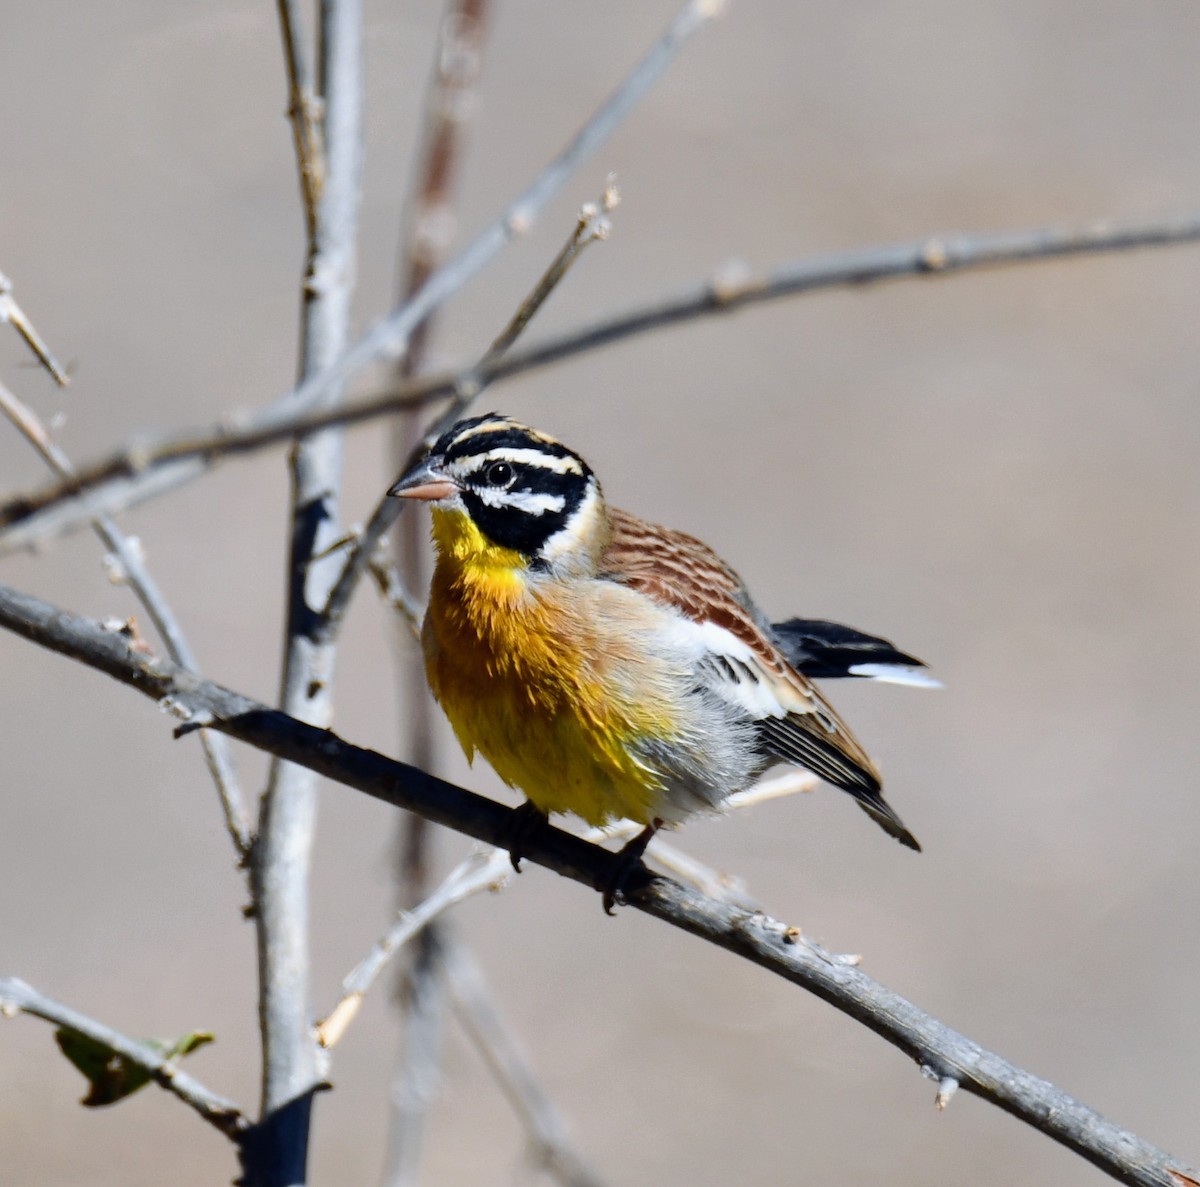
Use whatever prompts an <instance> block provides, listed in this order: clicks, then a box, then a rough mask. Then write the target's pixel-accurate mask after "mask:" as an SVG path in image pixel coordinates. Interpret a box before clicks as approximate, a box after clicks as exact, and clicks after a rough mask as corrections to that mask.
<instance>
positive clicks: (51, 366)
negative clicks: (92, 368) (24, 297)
mask: <svg viewBox="0 0 1200 1187" xmlns="http://www.w3.org/2000/svg"><path fill="white" fill-rule="evenodd" d="M12 288H13V286H12V281H11V280H9V278H8V277H7V276H5V275H4V273H3V272H0V322H9V323H10V324H11V325H12V327H13V329H14V330H16V331H17V333H18V334H20V335H21V337H22V338H24V339H25V345H26V346H28V347H29V349H30V350H32V351H33V353H34V354H35V355H36V356H37V359H38V362H39V363H41V364H42V366H43V367H45V368H46V370H47V371H49V372H50V374H51V375H52V376H53V377H54V382H55V383H57V384H58V385H59V387H66V386H67V384H69V383H70V382H71V377H70V376H69V375H68V374H67V373H66V371H64V370H63V368H62V367H60V366H59V365H58V360H57V359H56V358H55V357H54V355H52V354H51V353H50V348H49V347H48V346H47V345H46V343H45V342H44V341H43V340H42V336H41V334H39V333H38V332H37V330H36V329H35V328H34V325H33V322H31V321H30V320H29V318H28V317H26V315H25V311H24V310H23V309H22V308H21V306H20V305H18V304H17V299H16V297H14V296H13V295H12Z"/></svg>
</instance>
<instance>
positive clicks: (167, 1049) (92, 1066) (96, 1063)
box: [54, 1026, 213, 1109]
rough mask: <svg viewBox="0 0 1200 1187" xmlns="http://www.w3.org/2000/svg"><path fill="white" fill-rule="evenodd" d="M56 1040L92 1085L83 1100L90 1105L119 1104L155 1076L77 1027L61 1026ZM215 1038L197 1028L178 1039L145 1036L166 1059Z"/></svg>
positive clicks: (56, 1034) (177, 1057)
mask: <svg viewBox="0 0 1200 1187" xmlns="http://www.w3.org/2000/svg"><path fill="white" fill-rule="evenodd" d="M54 1041H55V1042H56V1043H57V1044H58V1047H59V1050H60V1051H62V1053H63V1054H64V1055H65V1056H66V1057H67V1058H68V1059H69V1060H70V1061H71V1062H72V1063H73V1064H74V1065H75V1066H76V1067H77V1068H78V1069H79V1070H80V1071H81V1072H82V1073H83V1074H84V1076H86V1077H87V1080H88V1084H89V1088H88V1091H87V1095H86V1096H85V1097H84V1098H83V1100H82V1101H80V1104H84V1105H87V1106H88V1107H89V1108H93V1109H94V1108H99V1107H100V1106H101V1105H112V1104H116V1102H117V1101H119V1100H123V1099H124V1098H125V1097H127V1096H130V1095H131V1094H132V1093H134V1092H136V1091H137V1090H138V1089H139V1088H144V1087H145V1086H146V1085H147V1084H149V1083H150V1080H151V1079H152V1077H151V1074H150V1073H149V1072H148V1071H146V1069H145V1068H142V1067H139V1066H138V1065H137V1064H134V1063H130V1062H129V1060H127V1059H126V1058H125V1057H124V1056H123V1055H118V1054H117V1052H115V1051H114V1050H113V1049H112V1048H111V1047H109V1046H108V1045H107V1044H106V1043H101V1042H99V1041H97V1040H96V1039H92V1038H89V1037H88V1036H87V1035H82V1034H80V1033H79V1032H78V1031H77V1030H70V1029H68V1028H67V1027H65V1026H63V1027H59V1028H58V1030H56V1031H55V1032H54ZM212 1041H213V1036H212V1035H211V1034H209V1033H208V1031H204V1030H193V1031H191V1032H189V1033H188V1034H185V1035H184V1036H183V1037H182V1038H178V1039H174V1040H172V1039H143V1040H142V1042H143V1043H144V1044H145V1045H146V1046H147V1047H152V1048H153V1049H154V1050H155V1051H157V1052H158V1053H159V1054H160V1055H162V1057H163V1058H164V1059H182V1058H183V1057H184V1056H185V1055H190V1054H191V1053H192V1052H193V1051H195V1050H197V1049H198V1048H200V1047H203V1046H204V1044H205V1043H211V1042H212Z"/></svg>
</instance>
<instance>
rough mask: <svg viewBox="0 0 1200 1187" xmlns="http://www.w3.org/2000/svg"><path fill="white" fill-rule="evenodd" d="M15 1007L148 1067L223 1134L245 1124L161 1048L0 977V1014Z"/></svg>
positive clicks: (156, 1078) (230, 1106)
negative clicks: (140, 1040) (130, 1036)
mask: <svg viewBox="0 0 1200 1187" xmlns="http://www.w3.org/2000/svg"><path fill="white" fill-rule="evenodd" d="M17 1012H20V1013H23V1014H29V1015H31V1016H32V1017H34V1018H42V1019H44V1020H45V1021H46V1022H52V1023H53V1024H54V1025H55V1026H60V1027H64V1028H65V1029H67V1030H70V1031H73V1032H74V1033H75V1034H80V1035H83V1036H84V1037H85V1038H88V1039H91V1040H92V1041H93V1042H95V1043H98V1044H99V1045H100V1046H102V1047H107V1048H108V1049H109V1050H110V1051H112V1052H113V1053H114V1054H116V1055H119V1056H120V1057H121V1058H122V1059H123V1060H125V1061H126V1062H127V1063H130V1064H132V1065H133V1066H134V1067H139V1068H141V1069H142V1070H143V1071H146V1072H149V1074H150V1075H151V1077H152V1078H153V1079H154V1081H155V1083H156V1084H159V1085H160V1086H161V1087H163V1088H165V1089H166V1090H167V1091H168V1092H172V1093H174V1094H175V1095H176V1096H177V1097H179V1099H180V1100H181V1101H183V1102H184V1103H185V1104H188V1105H191V1107H192V1108H193V1109H195V1110H196V1112H197V1113H199V1114H200V1116H201V1117H203V1118H204V1120H205V1121H207V1122H208V1123H209V1124H210V1125H215V1126H216V1128H217V1129H219V1130H220V1131H221V1132H222V1133H223V1134H225V1135H226V1137H236V1136H237V1135H238V1134H239V1133H241V1132H243V1131H244V1130H245V1129H246V1128H247V1127H248V1126H249V1124H250V1123H249V1121H248V1120H247V1118H246V1117H245V1115H244V1114H243V1113H242V1111H241V1109H239V1108H238V1107H237V1105H235V1104H234V1103H233V1101H231V1100H226V1099H225V1098H224V1097H222V1096H217V1094H216V1093H214V1092H210V1091H209V1090H208V1089H207V1088H205V1087H204V1085H203V1084H201V1083H200V1081H199V1080H197V1079H196V1078H195V1077H194V1076H189V1075H188V1074H187V1072H182V1071H180V1070H179V1068H177V1067H176V1066H175V1064H174V1062H173V1061H172V1060H170V1059H167V1058H166V1057H165V1056H164V1055H163V1053H162V1052H161V1051H156V1050H155V1049H154V1048H153V1047H151V1046H149V1045H148V1044H146V1043H141V1042H139V1041H138V1040H137V1039H131V1038H129V1036H128V1035H123V1034H121V1033H120V1032H119V1031H116V1030H113V1029H112V1028H111V1027H108V1026H105V1025H104V1024H103V1023H101V1022H96V1021H95V1020H94V1019H92V1018H89V1017H88V1016H87V1015H86V1014H81V1013H79V1011H78V1010H73V1009H71V1007H70V1006H65V1005H63V1004H62V1002H58V1001H55V1000H54V999H53V998H52V997H47V996H46V995H45V994H44V993H39V992H38V991H37V990H36V989H34V988H33V987H32V986H31V985H27V984H26V983H25V982H24V981H20V980H18V979H17V978H16V977H0V1015H3V1016H4V1017H11V1016H12V1015H13V1014H15V1013H17Z"/></svg>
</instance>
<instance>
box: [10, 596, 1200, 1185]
mask: <svg viewBox="0 0 1200 1187" xmlns="http://www.w3.org/2000/svg"><path fill="white" fill-rule="evenodd" d="M0 626H2V627H4V628H5V629H7V630H11V631H14V632H15V633H17V634H19V635H21V636H23V637H24V638H26V639H29V640H30V641H31V642H34V643H37V644H39V645H40V646H42V647H46V648H48V649H50V650H52V651H56V652H59V653H60V654H63V655H66V656H69V657H71V658H73V659H76V660H78V661H80V662H81V663H84V664H86V665H88V666H89V667H93V668H95V669H97V670H98V671H102V672H105V673H107V674H108V675H110V676H112V677H113V678H114V679H117V680H119V681H121V682H123V683H125V684H128V685H130V686H131V687H133V688H135V689H137V690H138V691H139V692H141V693H143V694H144V695H146V696H148V697H150V698H152V699H153V700H154V701H156V702H158V703H159V704H160V705H161V706H163V707H164V708H166V709H168V710H169V711H171V712H173V713H174V714H175V715H176V716H177V717H179V718H181V719H183V720H184V722H185V724H184V725H183V726H182V727H181V730H180V731H179V732H190V731H191V730H192V729H198V728H200V727H201V726H209V727H211V728H213V729H219V730H221V731H222V732H224V733H226V734H229V735H230V736H231V737H234V738H238V739H240V740H241V741H243V742H246V743H248V744H249V745H251V746H256V747H258V748H259V749H262V750H267V751H269V752H271V753H272V754H276V755H278V756H280V757H281V758H285V759H287V760H289V761H291V762H298V763H302V764H304V765H306V766H308V767H310V768H311V769H313V770H315V771H317V772H318V773H319V774H321V775H324V776H326V777H327V778H329V779H332V780H335V781H337V782H339V783H343V784H345V785H346V786H349V787H353V788H357V789H358V790H359V791H362V792H365V793H366V794H368V795H371V796H374V797H375V798H377V799H380V800H383V801H384V802H385V803H389V804H393V805H395V806H396V807H400V808H406V809H407V810H409V811H411V812H419V813H420V814H421V815H423V816H425V817H427V818H428V819H430V820H432V821H433V822H435V823H437V824H441V825H445V826H446V827H447V828H452V829H455V830H457V831H458V832H461V833H465V834H466V835H467V836H471V837H474V838H475V839H476V840H479V841H483V842H485V843H487V844H489V845H493V846H496V847H500V846H502V845H503V843H504V836H505V831H504V830H505V829H506V828H507V827H508V822H509V819H510V815H511V809H509V808H506V807H504V806H503V805H502V804H498V803H496V802H495V801H493V800H489V799H486V798H484V797H483V796H479V795H475V794H474V793H472V792H469V791H466V790H464V789H463V788H460V787H456V786H455V785H454V784H452V783H447V782H445V781H444V780H442V779H437V778H435V777H434V776H432V775H428V774H426V773H425V772H424V771H420V770H417V769H416V768H414V767H409V766H406V765H405V764H404V763H398V762H394V761H392V760H390V759H387V758H385V757H384V756H383V755H380V754H376V753H375V752H373V751H370V750H365V749H362V748H360V747H357V746H352V745H350V744H349V743H347V742H344V741H342V740H341V739H340V738H338V737H337V736H336V735H335V734H332V733H330V732H329V731H327V730H320V729H316V728H315V727H313V726H310V725H307V724H305V723H304V722H301V721H297V720H295V719H294V718H290V717H288V716H287V715H286V714H284V713H281V712H279V711H278V710H274V709H270V708H268V707H267V706H266V705H263V704H261V703H259V702H257V701H254V700H251V699H250V698H248V697H244V696H241V695H240V694H238V693H235V692H232V691H230V690H229V689H226V688H222V687H221V686H220V685H217V684H213V683H211V682H210V681H207V680H204V679H203V678H201V677H199V676H197V675H196V674H195V673H192V672H186V671H183V670H182V669H180V668H179V667H178V665H176V664H173V663H170V662H169V661H167V660H164V659H160V658H157V657H154V656H149V655H145V654H141V653H139V652H137V651H135V650H133V649H132V648H131V647H130V644H129V641H128V640H127V639H126V638H125V637H123V636H122V635H121V634H120V633H119V632H112V631H107V630H105V629H104V627H103V626H102V625H100V624H99V623H96V622H92V621H90V620H88V619H86V618H81V617H79V616H77V615H74V614H71V613H68V612H66V611H63V610H59V609H57V608H56V607H54V606H51V605H48V604H47V603H45V602H43V601H41V600H39V599H37V598H34V597H32V596H30V595H28V594H24V593H20V592H18V591H17V590H14V589H12V588H10V587H8V586H5V585H0ZM525 856H526V857H528V858H529V859H530V860H531V861H534V862H536V863H537V864H538V865H542V866H545V867H546V868H547V869H550V870H553V871H554V872H556V873H558V874H561V875H563V876H564V877H567V878H570V879H573V880H574V881H576V882H580V883H582V884H583V885H585V886H589V887H592V886H595V885H596V884H597V881H598V880H599V879H603V878H606V877H611V875H612V872H613V862H614V860H616V859H615V857H614V855H613V854H611V853H609V852H608V851H607V850H604V849H601V848H599V847H598V846H596V845H592V844H590V843H589V842H587V841H585V840H583V839H582V838H580V837H576V836H572V835H571V834H570V833H566V832H563V831H562V830H561V829H557V828H547V829H546V830H545V831H544V832H539V833H538V834H537V836H536V837H533V838H530V840H529V842H528V844H527V845H526V849H525ZM628 900H629V905H630V906H631V907H634V908H636V909H637V910H640V911H643V912H645V913H646V914H648V915H651V916H653V917H655V918H657V919H661V920H663V921H664V922H666V923H669V924H671V925H672V926H673V927H678V928H680V929H682V930H684V931H687V932H690V933H691V934H693V935H695V936H698V937H700V938H701V939H704V940H707V941H708V942H709V943H711V944H716V945H717V946H718V947H721V948H726V949H728V950H729V951H731V952H733V953H735V954H737V955H739V956H741V957H743V958H744V959H746V960H749V961H751V962H753V963H755V964H758V965H760V966H761V967H763V968H764V969H767V970H768V971H769V972H772V973H774V974H775V975H776V976H780V977H783V978H784V979H785V980H788V981H791V982H793V983H794V984H796V985H799V986H801V987H802V988H804V989H807V990H808V991H809V992H810V993H813V994H815V995H816V996H817V997H819V998H821V999H822V1000H823V1001H826V1002H828V1003H829V1004H830V1005H832V1006H834V1007H835V1008H836V1009H838V1010H840V1011H842V1012H843V1013H845V1014H847V1015H848V1016H849V1017H851V1018H853V1019H855V1020H856V1021H858V1022H861V1023H862V1024H863V1025H864V1026H866V1027H868V1028H869V1029H870V1030H872V1031H874V1032H875V1033H876V1034H878V1035H879V1036H880V1037H882V1038H883V1039H885V1040H886V1041H887V1042H889V1043H891V1044H892V1045H894V1046H895V1047H897V1048H898V1049H899V1050H901V1051H902V1052H904V1054H906V1055H907V1056H909V1057H910V1058H911V1059H913V1060H914V1061H915V1062H916V1063H917V1065H918V1066H919V1067H921V1068H925V1067H927V1068H929V1069H930V1070H931V1071H932V1072H933V1073H934V1074H935V1075H936V1076H937V1077H938V1080H939V1082H940V1081H942V1080H956V1081H957V1082H958V1084H959V1086H960V1088H961V1089H962V1090H963V1091H966V1092H971V1093H974V1094H975V1095H977V1096H979V1097H981V1098H982V1099H984V1100H987V1101H990V1102H991V1103H992V1104H994V1105H996V1106H998V1107H999V1108H1001V1109H1004V1110H1005V1111H1006V1112H1009V1113H1011V1114H1012V1115H1013V1116H1015V1117H1018V1118H1019V1119H1020V1120H1022V1121H1024V1122H1026V1124H1028V1125H1030V1126H1032V1127H1033V1128H1035V1129H1037V1130H1039V1131H1040V1132H1041V1133H1044V1134H1046V1135H1047V1136H1048V1137H1050V1138H1052V1139H1054V1140H1055V1141H1057V1142H1060V1143H1061V1144H1062V1145H1064V1146H1066V1147H1067V1148H1068V1149H1070V1150H1073V1151H1074V1152H1075V1153H1077V1154H1079V1155H1081V1156H1082V1157H1083V1158H1085V1159H1087V1160H1088V1161H1089V1162H1091V1163H1093V1164H1094V1165H1096V1166H1098V1167H1099V1168H1100V1169H1101V1170H1103V1171H1105V1172H1106V1173H1107V1174H1109V1175H1111V1176H1112V1177H1113V1178H1115V1179H1117V1180H1118V1181H1119V1182H1122V1183H1127V1184H1133V1185H1135V1187H1180V1182H1181V1177H1182V1178H1183V1179H1184V1180H1186V1179H1187V1178H1191V1179H1195V1180H1197V1181H1200V1171H1198V1170H1196V1169H1194V1168H1189V1167H1188V1166H1187V1165H1185V1164H1184V1163H1182V1162H1180V1161H1179V1160H1178V1159H1175V1158H1172V1157H1171V1156H1170V1155H1168V1154H1166V1153H1164V1152H1163V1151H1161V1150H1157V1149H1155V1148H1154V1147H1153V1146H1151V1145H1150V1144H1149V1143H1148V1142H1145V1141H1143V1140H1142V1139H1141V1138H1139V1137H1138V1136H1137V1135H1135V1134H1133V1133H1130V1132H1128V1131H1127V1130H1123V1129H1121V1128H1120V1127H1118V1126H1117V1125H1114V1124H1113V1123H1112V1122H1111V1121H1109V1120H1107V1119H1106V1118H1104V1117H1102V1116H1101V1115H1100V1114H1099V1113H1097V1112H1095V1111H1094V1110H1092V1109H1090V1108H1088V1107H1087V1106H1086V1105H1084V1104H1081V1103H1080V1102H1079V1101H1077V1100H1075V1099H1074V1098H1072V1097H1070V1096H1068V1095H1067V1094H1066V1093H1065V1092H1063V1091H1062V1090H1061V1089H1059V1088H1057V1087H1055V1086H1054V1085H1053V1084H1051V1083H1049V1082H1047V1081H1046V1080H1042V1079H1039V1078H1038V1077H1036V1076H1034V1075H1032V1074H1030V1073H1029V1072H1027V1071H1024V1070H1022V1069H1021V1068H1018V1067H1016V1066H1014V1065H1013V1064H1011V1063H1008V1062H1007V1061H1005V1060H1003V1059H1001V1058H1000V1056H998V1055H995V1054H993V1053H992V1052H990V1051H987V1050H985V1049H984V1048H982V1047H981V1046H979V1044H977V1043H974V1042H972V1041H971V1040H970V1039H968V1038H966V1037H965V1036H964V1035H961V1034H959V1033H957V1032H956V1031H954V1030H951V1029H950V1028H949V1027H947V1026H945V1025H944V1024H943V1023H941V1022H939V1021H938V1020H937V1019H935V1018H933V1017H931V1016H930V1015H929V1014H926V1013H925V1012H924V1011H922V1010H920V1009H918V1007H916V1006H915V1005H913V1004H912V1003H911V1002H909V1001H906V1000H905V999H904V998H902V997H900V995H899V994H896V993H893V992H892V991H891V990H889V989H887V988H886V987H884V986H883V985H881V984H880V983H879V982H877V981H875V980H874V979H873V978H871V977H869V976H868V975H867V974H865V973H863V972H862V971H861V970H860V969H859V968H857V967H856V965H855V962H853V961H849V960H847V959H845V958H841V957H838V956H834V955H831V954H830V953H828V952H826V951H825V950H824V949H823V948H821V947H819V946H818V945H816V944H814V943H812V942H811V941H809V940H808V939H807V938H806V937H804V936H803V935H801V934H800V933H799V931H798V930H797V929H795V928H789V927H786V926H785V925H784V924H782V923H780V922H778V921H777V920H774V919H771V918H770V917H768V916H766V915H764V914H762V913H761V912H757V911H747V910H746V909H744V908H742V907H738V906H735V905H733V904H730V903H723V902H719V901H715V900H713V899H710V898H706V897H705V896H704V895H702V894H699V893H698V892H696V891H694V890H690V889H688V888H687V887H684V886H681V885H680V884H679V883H677V882H673V881H671V880H670V879H668V878H663V877H653V876H649V875H647V876H646V877H644V878H636V879H632V880H631V885H630V891H629V896H628Z"/></svg>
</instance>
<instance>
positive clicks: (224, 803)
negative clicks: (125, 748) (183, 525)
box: [0, 383, 251, 862]
mask: <svg viewBox="0 0 1200 1187" xmlns="http://www.w3.org/2000/svg"><path fill="white" fill-rule="evenodd" d="M0 412H3V413H4V415H5V416H7V417H8V419H9V421H11V423H12V424H13V426H14V427H15V428H16V429H17V431H18V432H19V433H20V434H21V435H22V436H23V437H24V438H25V439H26V440H27V441H28V442H29V443H30V444H31V445H32V446H33V447H34V449H36V450H37V452H38V453H39V454H40V456H41V457H42V459H43V460H44V461H45V462H46V464H47V465H48V466H49V467H50V468H51V469H52V470H53V471H54V472H55V473H56V474H58V476H59V477H60V478H70V477H72V476H73V475H74V473H75V470H74V467H73V466H72V465H71V459H70V458H69V457H67V455H66V454H65V453H64V452H63V450H62V449H61V448H59V446H58V445H56V444H55V442H54V439H53V438H52V437H51V435H50V432H49V430H48V429H47V428H46V426H45V425H44V424H43V423H42V421H41V418H40V417H38V415H37V414H36V413H35V412H34V411H33V409H31V408H30V407H28V405H26V404H25V403H24V402H23V401H21V400H19V399H18V398H17V397H16V396H15V395H14V394H13V393H12V392H11V391H9V389H8V388H7V387H5V386H4V384H2V383H0ZM92 527H93V528H94V529H95V532H96V535H97V536H99V537H100V540H101V541H102V542H103V544H104V545H105V547H106V548H108V549H109V550H110V551H111V553H112V555H113V556H114V557H115V559H116V561H117V564H118V565H119V567H120V573H121V579H122V580H123V581H125V582H126V583H127V584H128V585H129V588H130V589H131V590H132V591H133V593H134V595H135V596H136V597H137V599H138V601H139V602H141V604H142V605H143V606H144V607H145V608H146V612H147V613H148V614H149V615H150V619H151V621H152V622H153V623H154V626H155V629H156V630H157V631H158V633H159V637H160V638H161V639H162V641H163V644H164V646H165V647H166V649H167V654H168V655H169V656H170V657H171V658H172V659H173V660H174V661H175V662H176V663H177V664H179V666H180V667H183V668H190V669H192V670H193V671H194V670H195V669H196V667H197V663H196V658H195V656H194V655H193V654H192V650H191V647H190V646H189V645H188V641H187V638H186V636H185V635H184V633H183V628H182V627H181V626H180V625H179V622H178V620H177V619H176V617H175V614H174V612H173V611H172V610H171V607H170V605H169V604H168V602H167V599H166V597H165V596H164V595H163V593H162V591H161V590H160V589H159V588H158V584H157V582H156V581H155V580H154V578H153V577H151V575H150V571H149V569H147V567H146V564H145V562H144V561H143V559H142V553H141V548H140V547H139V546H138V545H137V543H136V542H135V541H133V540H130V539H129V538H128V537H127V536H126V535H125V534H124V533H123V532H122V531H121V529H120V528H118V527H117V525H116V523H115V522H114V521H113V520H112V519H111V518H110V517H109V516H107V515H102V516H99V517H98V518H97V519H94V520H93V521H92ZM200 745H201V747H202V748H203V751H204V760H205V762H206V763H207V765H208V769H209V772H210V773H211V774H212V777H213V782H214V783H215V784H216V787H217V795H218V796H219V798H220V800H221V813H222V816H223V817H224V820H225V830H226V832H228V833H229V837H230V840H232V841H233V844H234V848H235V849H236V850H237V854H238V859H239V860H240V861H243V862H244V861H245V860H246V858H247V857H248V856H249V853H250V841H251V833H250V819H249V817H248V816H247V814H246V809H245V807H244V800H243V798H242V793H241V790H240V789H239V787H238V782H237V775H236V774H235V773H234V769H233V761H232V759H231V758H230V757H229V746H228V744H227V742H226V740H225V739H224V738H223V737H221V736H220V735H219V734H213V733H210V732H209V731H208V730H201V731H200Z"/></svg>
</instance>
